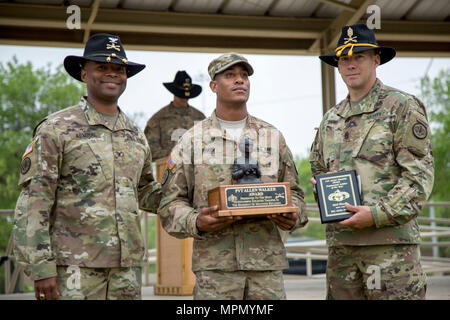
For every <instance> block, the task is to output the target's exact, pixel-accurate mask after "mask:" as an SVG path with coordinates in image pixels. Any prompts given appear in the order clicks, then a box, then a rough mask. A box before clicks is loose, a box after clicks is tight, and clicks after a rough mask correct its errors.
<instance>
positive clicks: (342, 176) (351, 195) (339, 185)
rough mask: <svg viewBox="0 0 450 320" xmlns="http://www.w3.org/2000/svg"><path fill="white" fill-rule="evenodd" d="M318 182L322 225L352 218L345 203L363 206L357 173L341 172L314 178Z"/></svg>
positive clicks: (353, 171)
mask: <svg viewBox="0 0 450 320" xmlns="http://www.w3.org/2000/svg"><path fill="white" fill-rule="evenodd" d="M314 179H315V180H316V191H317V203H318V205H319V211H320V220H321V221H322V223H328V222H338V221H341V220H345V219H347V218H350V217H351V216H352V215H353V212H349V211H347V209H346V208H345V203H346V202H347V203H348V204H350V205H353V206H359V205H361V200H360V191H359V185H358V179H357V177H356V171H355V170H351V171H340V172H333V173H326V174H318V175H315V176H314Z"/></svg>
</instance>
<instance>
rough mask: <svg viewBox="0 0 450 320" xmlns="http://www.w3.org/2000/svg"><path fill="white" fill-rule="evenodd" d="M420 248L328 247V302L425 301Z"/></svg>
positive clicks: (410, 246) (424, 276) (424, 278)
mask: <svg viewBox="0 0 450 320" xmlns="http://www.w3.org/2000/svg"><path fill="white" fill-rule="evenodd" d="M426 287H427V286H426V275H425V273H424V272H423V270H422V266H421V265H420V249H419V246H418V245H379V246H336V247H329V248H328V263H327V299H330V300H334V299H358V300H366V299H369V300H375V299H380V300H385V299H386V300H387V299H392V300H394V299H425V293H426Z"/></svg>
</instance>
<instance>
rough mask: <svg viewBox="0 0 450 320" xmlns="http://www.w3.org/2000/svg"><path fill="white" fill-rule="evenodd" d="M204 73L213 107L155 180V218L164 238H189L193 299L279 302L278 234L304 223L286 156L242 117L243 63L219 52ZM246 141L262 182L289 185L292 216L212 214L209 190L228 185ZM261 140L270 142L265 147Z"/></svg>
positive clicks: (272, 134)
mask: <svg viewBox="0 0 450 320" xmlns="http://www.w3.org/2000/svg"><path fill="white" fill-rule="evenodd" d="M208 73H209V75H210V77H211V82H210V88H211V90H212V91H213V92H214V93H216V95H217V101H216V109H215V110H214V112H213V113H212V115H211V116H210V117H209V118H207V119H205V120H203V121H202V122H200V123H198V124H196V125H194V127H193V128H191V129H190V130H189V131H188V132H186V133H185V134H184V135H183V137H182V138H181V140H180V141H179V142H178V144H177V145H176V146H175V147H174V149H173V151H172V153H171V155H170V157H169V160H168V162H167V169H166V171H165V172H164V176H163V179H162V182H161V183H162V185H163V197H162V199H161V204H160V207H159V209H158V214H159V217H160V219H161V222H162V225H163V227H164V229H165V230H166V231H167V232H168V233H169V234H170V235H172V236H175V237H177V238H185V237H193V238H194V248H193V256H192V269H193V271H194V273H195V275H196V279H197V281H196V284H195V288H194V299H285V298H286V294H285V290H284V283H283V275H282V270H283V269H285V268H287V267H288V262H287V258H286V250H285V248H284V244H283V241H282V239H281V235H280V232H279V230H278V228H281V229H283V230H294V229H295V228H298V227H301V226H304V225H305V224H306V222H307V217H306V215H305V203H304V200H303V198H304V195H303V191H302V190H301V189H300V187H299V185H298V174H297V170H296V167H295V164H294V161H293V158H292V154H291V152H290V150H289V148H288V147H287V145H286V142H285V140H284V137H283V136H282V134H281V133H280V132H279V131H278V130H277V129H276V128H275V127H273V126H272V125H270V124H268V123H267V122H264V121H262V120H260V119H257V118H255V117H253V116H251V115H249V114H248V112H247V105H246V103H247V100H248V98H249V94H250V81H249V78H248V77H249V76H250V75H252V74H253V68H252V67H251V65H250V64H249V63H248V61H247V59H245V58H244V57H243V56H241V55H238V54H236V53H228V54H224V55H222V56H220V57H218V58H217V59H214V60H213V61H212V62H211V63H210V65H209V67H208ZM246 138H249V139H251V140H253V141H254V144H255V145H254V148H253V149H254V151H256V152H255V153H257V156H256V157H254V158H256V160H257V163H258V165H259V168H260V169H261V180H262V182H263V183H268V182H290V185H291V195H292V202H293V204H294V205H296V206H298V208H299V211H298V212H291V213H284V214H280V215H273V217H269V218H266V217H258V218H244V219H241V217H213V216H211V212H213V211H215V210H217V207H209V206H208V191H209V190H211V189H213V188H215V187H218V186H219V185H224V184H225V185H226V184H232V168H233V163H234V160H235V159H236V158H237V157H238V156H239V155H238V152H237V150H238V145H239V141H242V140H244V139H246ZM265 138H267V139H269V140H270V141H269V143H268V144H264V145H263V144H262V143H261V142H262V141H263V140H264V139H265ZM271 139H273V140H271ZM257 142H258V143H257Z"/></svg>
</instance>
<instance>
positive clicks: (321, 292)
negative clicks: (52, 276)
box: [0, 275, 450, 300]
mask: <svg viewBox="0 0 450 320" xmlns="http://www.w3.org/2000/svg"><path fill="white" fill-rule="evenodd" d="M284 277H285V280H284V285H285V289H286V295H287V299H288V300H323V299H325V292H326V288H325V277H324V275H318V276H313V277H311V278H307V277H305V276H296V275H284ZM142 299H143V300H191V299H192V296H155V295H154V293H153V286H145V287H143V288H142ZM427 299H428V300H450V276H429V277H428V289H427ZM0 300H34V294H33V293H16V294H5V295H0Z"/></svg>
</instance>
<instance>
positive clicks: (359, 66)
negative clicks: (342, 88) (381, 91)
mask: <svg viewBox="0 0 450 320" xmlns="http://www.w3.org/2000/svg"><path fill="white" fill-rule="evenodd" d="M379 65H380V56H379V55H378V54H375V52H374V51H373V50H369V51H364V52H360V53H354V54H353V55H352V56H351V57H348V56H344V57H339V60H338V70H339V73H340V74H341V77H342V80H344V82H345V84H346V85H347V87H349V88H351V89H354V90H358V89H366V87H367V86H369V85H371V84H373V82H374V81H375V79H376V76H377V75H376V68H377V67H378V66H379Z"/></svg>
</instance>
